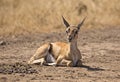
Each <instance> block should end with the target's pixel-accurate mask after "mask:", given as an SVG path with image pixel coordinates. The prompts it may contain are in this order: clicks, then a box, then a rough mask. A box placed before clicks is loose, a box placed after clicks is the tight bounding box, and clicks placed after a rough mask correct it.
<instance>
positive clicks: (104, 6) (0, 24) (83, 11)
mask: <svg viewBox="0 0 120 82" xmlns="http://www.w3.org/2000/svg"><path fill="white" fill-rule="evenodd" d="M62 15H63V16H64V17H65V18H66V19H67V20H69V22H71V23H72V24H77V23H78V22H79V21H80V20H82V19H83V17H85V16H87V21H86V23H85V26H86V27H88V28H89V27H96V28H97V27H100V26H101V25H110V26H114V25H120V0H49V1H48V0H0V35H1V36H3V35H17V34H29V33H38V32H48V31H49V32H50V31H59V30H62V29H63V24H62V21H61V16H62Z"/></svg>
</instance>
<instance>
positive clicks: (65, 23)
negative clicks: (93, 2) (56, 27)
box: [62, 16, 70, 27]
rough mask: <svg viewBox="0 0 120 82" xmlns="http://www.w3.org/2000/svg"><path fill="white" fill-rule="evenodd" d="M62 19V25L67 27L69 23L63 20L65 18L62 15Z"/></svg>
mask: <svg viewBox="0 0 120 82" xmlns="http://www.w3.org/2000/svg"><path fill="white" fill-rule="evenodd" d="M62 19H63V23H64V25H65V26H66V27H69V26H70V25H69V23H68V22H67V21H66V20H65V18H64V17H63V16H62Z"/></svg>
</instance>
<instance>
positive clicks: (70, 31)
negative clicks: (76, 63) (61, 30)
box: [62, 16, 86, 42]
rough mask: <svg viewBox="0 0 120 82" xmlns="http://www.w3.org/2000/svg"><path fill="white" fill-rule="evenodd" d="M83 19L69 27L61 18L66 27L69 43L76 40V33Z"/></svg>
mask: <svg viewBox="0 0 120 82" xmlns="http://www.w3.org/2000/svg"><path fill="white" fill-rule="evenodd" d="M85 18H86V17H85ZM85 18H84V19H83V20H82V21H81V22H80V23H79V24H78V25H76V26H73V25H70V24H69V23H68V22H67V21H66V20H65V18H64V17H63V16H62V19H63V22H64V24H65V26H66V34H67V39H68V41H69V42H71V41H74V40H76V39H77V38H78V32H79V30H80V27H81V26H82V25H83V23H84V21H85Z"/></svg>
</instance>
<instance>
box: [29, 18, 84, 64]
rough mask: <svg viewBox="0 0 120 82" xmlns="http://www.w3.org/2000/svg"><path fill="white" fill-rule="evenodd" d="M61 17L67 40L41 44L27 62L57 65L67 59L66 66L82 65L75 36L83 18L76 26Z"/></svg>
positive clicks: (76, 36)
mask: <svg viewBox="0 0 120 82" xmlns="http://www.w3.org/2000/svg"><path fill="white" fill-rule="evenodd" d="M62 19H63V23H64V24H65V26H66V34H67V39H68V42H67V43H65V42H54V43H46V44H44V45H42V46H41V47H40V48H38V50H37V51H36V53H35V54H34V55H33V56H32V57H31V58H30V60H29V61H28V64H36V63H40V64H41V65H43V64H44V63H46V64H47V65H55V66H58V65H60V64H61V63H62V61H63V60H67V61H66V65H67V66H81V65H82V61H81V59H82V56H81V53H80V51H79V49H78V47H77V38H78V32H79V30H80V27H81V26H82V25H83V23H84V21H85V18H84V19H83V20H82V22H80V23H79V24H78V25H77V26H75V25H70V24H69V23H68V22H67V21H66V20H65V18H64V17H63V16H62Z"/></svg>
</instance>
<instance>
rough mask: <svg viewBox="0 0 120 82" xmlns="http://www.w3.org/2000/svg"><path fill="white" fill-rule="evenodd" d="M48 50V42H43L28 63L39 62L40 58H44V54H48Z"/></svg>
mask: <svg viewBox="0 0 120 82" xmlns="http://www.w3.org/2000/svg"><path fill="white" fill-rule="evenodd" d="M48 50H49V44H45V45H43V46H41V47H40V48H38V50H37V51H36V53H35V54H34V55H33V56H32V57H31V58H30V60H29V61H28V64H35V63H40V59H41V58H45V56H46V55H47V54H48Z"/></svg>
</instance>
